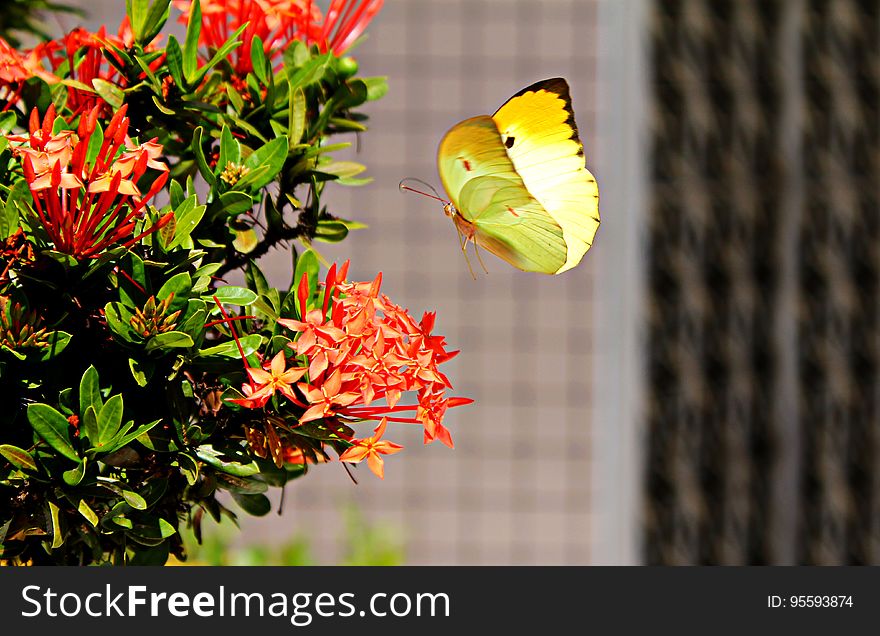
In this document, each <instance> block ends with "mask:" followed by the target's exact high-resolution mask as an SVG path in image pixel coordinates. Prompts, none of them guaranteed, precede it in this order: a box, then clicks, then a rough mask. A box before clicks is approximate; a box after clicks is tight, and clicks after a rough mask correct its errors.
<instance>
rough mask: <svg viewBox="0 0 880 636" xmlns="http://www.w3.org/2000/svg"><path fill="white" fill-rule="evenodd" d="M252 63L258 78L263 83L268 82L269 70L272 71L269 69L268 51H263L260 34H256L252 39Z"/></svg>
mask: <svg viewBox="0 0 880 636" xmlns="http://www.w3.org/2000/svg"><path fill="white" fill-rule="evenodd" d="M251 64H252V66H253V67H254V75H256V76H257V79H258V80H260V81H261V82H262V83H263V84H268V83H269V77H268V75H267V72H271V71H268V70H267V68H268V66H269V63H268V61H267V60H266V53H265V51H263V40H262V39H260V36H259V35H255V36H254V38H253V39H252V40H251Z"/></svg>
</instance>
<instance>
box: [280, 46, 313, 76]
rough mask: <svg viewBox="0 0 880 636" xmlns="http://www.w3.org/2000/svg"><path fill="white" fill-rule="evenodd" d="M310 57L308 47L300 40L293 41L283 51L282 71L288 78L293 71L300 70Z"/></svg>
mask: <svg viewBox="0 0 880 636" xmlns="http://www.w3.org/2000/svg"><path fill="white" fill-rule="evenodd" d="M311 57H312V54H311V53H310V52H309V47H308V46H307V45H306V44H305V43H304V42H301V41H300V40H294V41H293V42H291V43H290V44H289V45H288V46H287V48H286V49H284V70H285V72H286V73H287V75H288V77H289V76H290V75H291V73H292V72H293V71H295V70H296V69H298V68H302V67H303V65H304V64H305V63H306V62H308V61H309V60H310V59H311Z"/></svg>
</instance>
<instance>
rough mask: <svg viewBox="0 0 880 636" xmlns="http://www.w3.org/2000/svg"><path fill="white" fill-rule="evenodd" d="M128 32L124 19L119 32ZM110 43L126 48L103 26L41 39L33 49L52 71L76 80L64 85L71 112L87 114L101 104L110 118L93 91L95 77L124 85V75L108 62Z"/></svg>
mask: <svg viewBox="0 0 880 636" xmlns="http://www.w3.org/2000/svg"><path fill="white" fill-rule="evenodd" d="M127 31H130V29H128V27H127V20H126V22H124V23H123V27H122V28H121V29H120V33H122V34H123V35H124V34H125V33H126V32H127ZM111 46H115V47H117V48H125V46H126V41H125V39H124V38H123V37H122V35H120V36H114V35H108V34H107V28H106V27H104V26H102V27H101V28H100V29H98V31H97V33H92V32H90V31H87V30H86V29H83V28H81V27H78V28H76V29H73V30H72V31H70V32H69V33H67V34H66V35H64V36H63V37H62V38H60V39H58V40H52V41H50V42H44V43H42V44H40V45H39V46H37V48H36V49H34V54H35V55H38V56H39V57H41V58H43V59H45V60H46V62H47V63H48V65H49V67H50V68H51V69H52V70H53V72H55V73H58V74H60V73H62V72H66V73H67V75H68V76H69V79H71V80H75V83H73V82H72V83H69V84H68V85H67V108H69V109H70V110H71V111H72V112H73V115H74V116H76V115H78V114H80V113H86V112H89V111H91V110H93V109H94V108H95V107H96V106H100V107H101V116H102V117H109V116H110V114H111V113H112V110H111V107H110V105H109V104H107V102H105V101H104V99H103V98H102V97H101V96H100V95H99V94H98V93H97V92H96V91H95V90H94V89H95V80H99V81H101V82H106V83H107V84H108V85H113V86H119V87H124V86H125V78H124V77H122V75H121V74H120V72H119V70H118V69H117V68H116V67H115V66H114V65H113V64H111V63H110V61H109V59H108V57H107V56H109V55H113V53H112V51H111V48H110V47H111Z"/></svg>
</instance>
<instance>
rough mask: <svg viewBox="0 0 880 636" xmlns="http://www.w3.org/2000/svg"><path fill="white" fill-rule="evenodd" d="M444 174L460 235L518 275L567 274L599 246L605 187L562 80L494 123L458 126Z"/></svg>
mask: <svg viewBox="0 0 880 636" xmlns="http://www.w3.org/2000/svg"><path fill="white" fill-rule="evenodd" d="M438 168H439V171H440V178H441V180H442V181H443V186H444V187H445V188H446V191H447V193H448V194H449V196H450V198H451V199H452V202H451V203H450V205H448V206H447V207H446V209H445V211H446V214H447V216H450V217H451V218H452V220H453V222H454V223H455V227H456V228H457V229H458V231H459V233H460V234H461V235H462V236H463V237H464V239H465V240H466V241H471V242H473V243H474V244H475V245H477V246H478V247H483V248H485V249H487V250H488V251H490V252H492V253H493V254H495V255H496V256H498V257H500V258H502V259H504V260H506V261H507V262H509V263H510V264H512V265H514V266H515V267H518V268H519V269H522V270H525V271H532V272H541V273H545V274H558V273H561V272H563V271H566V270H568V269H570V268H571V267H574V266H575V265H577V264H578V262H580V260H581V258H582V257H583V255H584V253H585V252H586V251H587V249H589V247H590V245H591V244H592V240H593V236H594V235H595V233H596V229H597V228H598V225H599V214H598V189H597V187H596V181H595V179H593V177H592V175H591V174H590V173H589V172H588V171H587V170H586V168H585V167H584V158H583V147H582V146H581V143H580V140H579V139H578V137H577V128H576V126H575V124H574V116H573V114H572V110H571V100H570V97H569V90H568V84H567V83H566V82H565V80H563V79H561V78H555V79H551V80H545V81H543V82H538V83H536V84H533V85H532V86H529V87H527V88H525V89H523V90H522V91H520V92H519V93H517V94H516V95H514V96H513V97H512V98H510V99H509V100H508V101H507V102H505V104H504V105H503V106H502V107H501V108H499V109H498V111H497V112H496V113H495V114H494V115H492V116H491V117H490V116H488V115H482V116H478V117H472V118H470V119H466V120H464V121H462V122H460V123H459V124H457V125H455V126H453V128H452V129H451V130H450V131H449V132H448V133H447V134H446V135H445V136H444V138H443V140H442V141H441V142H440V148H439V149H438Z"/></svg>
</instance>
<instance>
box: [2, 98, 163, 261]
mask: <svg viewBox="0 0 880 636" xmlns="http://www.w3.org/2000/svg"><path fill="white" fill-rule="evenodd" d="M100 109H101V106H100V105H96V106H94V107H93V108H92V110H91V111H90V112H89V113H87V114H84V115H83V116H82V117H81V118H80V123H79V128H78V130H77V131H76V132H74V131H72V130H62V131H60V132H58V133H53V132H52V131H53V130H54V129H55V122H56V119H57V117H56V113H55V107H54V106H49V109H48V110H47V111H46V115H45V117H44V118H43V121H42V124H41V123H40V120H39V116H38V113H37V111H36V109H34V111H33V112H32V113H31V119H30V134H29V135H27V136H17V135H9V136H8V138H9V140H10V141H14V142H19V143H20V144H21V145H18V146H14V147H13V154H14V155H15V156H17V157H20V158H21V160H22V170H23V172H24V177H25V180H26V181H27V183H28V186H29V187H30V191H31V195H32V196H33V201H34V208H35V210H36V213H37V216H38V217H39V219H40V222H41V223H42V225H43V228H44V229H45V230H46V233H47V234H48V237H49V239H50V240H51V241H52V243H53V245H54V248H55V249H56V250H57V251H59V252H63V253H65V254H70V255H71V256H73V257H74V258H77V259H84V258H94V257H96V256H98V255H99V254H100V253H101V252H103V251H104V250H106V249H107V248H108V247H110V246H112V245H115V244H121V245H122V246H124V247H131V246H132V245H134V244H135V243H137V242H138V241H139V240H140V239H141V238H143V237H144V236H145V235H147V234H150V233H152V232H155V231H156V230H158V229H160V228H161V227H163V226H164V225H165V224H167V223H168V222H169V221H170V220H171V219H172V218H173V216H174V215H173V213H172V212H169V213H168V214H166V215H165V216H164V217H162V219H161V220H159V222H158V223H156V224H154V225H153V226H152V227H150V228H149V229H148V230H146V231H144V232H142V233H141V234H139V235H138V236H135V237H133V238H132V234H134V230H135V226H136V224H137V220H138V219H140V218H142V217H143V210H144V208H145V206H146V205H147V202H148V201H149V200H150V199H152V198H153V197H154V196H156V194H158V192H159V191H160V190H161V189H162V188H163V186H164V185H165V182H166V181H167V180H168V166H167V165H166V164H164V163H162V162H161V161H158V158H159V155H160V154H161V152H162V146H160V145H159V144H157V143H156V141H155V139H154V140H152V141H148V142H146V143H143V144H140V145H134V144H133V143H132V141H131V139H129V137H128V118H127V117H126V116H125V113H126V106H125V105H123V107H122V108H120V109H119V111H117V113H116V114H115V115H114V116H113V118H112V119H111V120H110V123H109V124H108V125H107V129H106V130H105V131H104V135H103V142H102V143H101V146H100V148H99V149H98V151H97V154H96V156H95V157H94V159H93V160H92V161H91V163H89V160H90V158H89V145H90V144H91V140H92V135H93V134H94V132H95V128H96V126H97V121H98V116H99V111H100ZM147 168H152V169H154V170H158V171H159V175H158V177H156V179H155V180H154V181H153V183H152V185H151V186H150V189H149V191H148V192H147V193H146V194H144V195H142V194H141V192H140V190H139V188H138V186H137V182H138V180H140V178H141V177H142V176H143V175H144V174H145V173H146V171H147Z"/></svg>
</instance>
